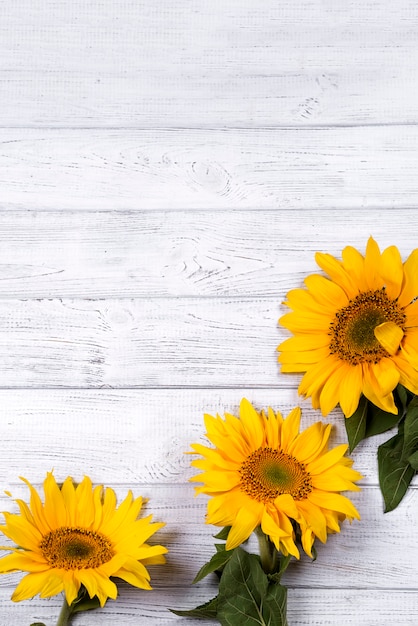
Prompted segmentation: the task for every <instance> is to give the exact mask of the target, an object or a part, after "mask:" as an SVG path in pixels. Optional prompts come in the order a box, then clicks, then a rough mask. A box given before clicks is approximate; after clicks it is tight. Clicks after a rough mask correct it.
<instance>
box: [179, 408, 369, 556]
mask: <svg viewBox="0 0 418 626" xmlns="http://www.w3.org/2000/svg"><path fill="white" fill-rule="evenodd" d="M239 414H240V416H239V418H238V417H235V416H234V415H230V414H225V419H222V418H221V417H220V416H219V415H217V416H216V417H213V416H211V415H205V426H206V429H207V433H206V437H207V438H208V439H209V441H211V442H212V444H213V445H214V446H215V448H209V447H206V446H204V445H201V444H199V443H195V444H193V445H192V448H193V450H194V452H195V453H197V454H199V455H201V456H202V457H203V458H202V459H196V460H193V461H192V465H193V466H194V467H197V468H199V469H200V470H202V471H203V473H202V474H199V475H197V476H194V477H193V478H192V479H191V480H192V481H195V482H201V483H203V486H201V487H196V493H197V494H198V493H205V494H207V495H209V496H211V499H210V500H209V502H208V506H207V516H206V521H207V523H208V524H214V525H215V526H230V527H231V528H230V530H229V534H228V539H227V542H226V549H227V550H231V549H233V548H235V547H237V546H239V545H240V544H241V543H242V542H243V541H245V540H246V539H248V537H249V536H250V535H251V533H252V532H253V531H254V530H259V529H260V527H261V531H262V532H263V533H264V534H265V535H267V536H268V537H269V538H270V539H271V541H272V542H273V543H274V545H275V547H276V548H277V550H279V551H281V552H282V553H283V554H284V555H285V556H287V555H289V554H291V555H293V556H295V557H297V558H299V550H298V548H297V546H296V543H295V536H296V535H295V525H296V529H298V530H300V534H301V540H302V546H303V549H304V550H305V552H306V553H307V554H308V555H309V556H312V545H313V542H314V540H315V537H318V539H319V540H320V541H322V542H325V541H326V539H327V534H328V533H329V532H339V530H340V527H339V523H340V522H341V521H343V520H344V519H345V518H347V519H349V520H350V521H351V520H352V519H354V518H356V519H360V516H359V513H358V511H357V510H356V508H355V507H354V505H353V504H352V503H351V502H350V500H349V499H348V498H346V497H345V496H343V495H341V494H340V493H339V492H340V491H342V490H344V491H346V490H351V491H357V490H359V487H357V485H355V484H354V482H353V481H356V480H359V479H360V478H361V475H360V474H359V473H358V472H356V471H355V470H353V469H352V468H351V466H352V461H351V460H350V459H348V458H347V457H345V456H344V454H345V452H346V450H347V445H345V444H343V445H340V446H337V447H336V448H334V449H332V450H328V439H329V435H330V431H331V426H330V425H325V424H323V423H322V422H317V423H316V424H313V425H312V426H310V427H309V428H307V429H306V430H304V431H303V432H302V433H299V425H300V417H301V411H300V408H298V407H297V408H295V409H293V410H292V411H291V412H290V413H289V415H288V416H287V418H286V419H283V417H282V415H281V414H280V413H279V412H278V413H275V412H274V411H273V409H271V408H269V409H268V412H267V415H266V414H265V413H264V412H263V411H261V412H258V411H256V410H255V409H254V407H253V406H252V405H251V404H250V402H249V401H248V400H246V399H243V400H242V401H241V404H240V412H239Z"/></svg>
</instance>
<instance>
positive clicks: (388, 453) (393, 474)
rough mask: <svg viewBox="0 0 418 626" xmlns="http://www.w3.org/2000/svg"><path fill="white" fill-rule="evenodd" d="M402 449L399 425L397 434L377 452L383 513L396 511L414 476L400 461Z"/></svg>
mask: <svg viewBox="0 0 418 626" xmlns="http://www.w3.org/2000/svg"><path fill="white" fill-rule="evenodd" d="M403 447H404V434H403V424H401V425H400V427H399V431H398V434H397V435H395V436H394V437H392V438H391V439H389V440H388V441H386V442H385V443H383V444H382V445H380V446H379V448H378V450H377V461H378V465H379V483H380V490H381V492H382V495H383V499H384V501H385V513H388V512H389V511H393V509H396V507H397V506H398V504H399V503H400V501H401V500H402V498H403V497H404V495H405V493H406V490H407V489H408V486H409V483H410V482H411V480H412V478H413V476H414V474H415V471H414V468H413V467H411V465H410V464H409V462H408V460H403V459H402V451H403Z"/></svg>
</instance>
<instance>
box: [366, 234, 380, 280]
mask: <svg viewBox="0 0 418 626" xmlns="http://www.w3.org/2000/svg"><path fill="white" fill-rule="evenodd" d="M380 258H381V255H380V250H379V246H378V245H377V243H376V242H375V240H374V239H373V237H369V240H368V242H367V246H366V254H365V257H364V273H365V278H366V283H367V289H370V290H374V289H380V288H381V287H382V286H383V285H382V279H381V277H380V274H379V271H378V270H379V268H380Z"/></svg>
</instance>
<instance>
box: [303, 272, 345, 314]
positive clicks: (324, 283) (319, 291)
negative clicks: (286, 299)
mask: <svg viewBox="0 0 418 626" xmlns="http://www.w3.org/2000/svg"><path fill="white" fill-rule="evenodd" d="M305 285H306V286H307V287H308V289H309V292H310V293H311V294H312V297H313V298H315V300H316V301H317V302H318V303H319V304H320V305H321V306H323V307H324V308H326V310H328V312H329V314H330V315H333V314H334V313H335V310H336V309H342V308H343V307H344V306H346V304H348V298H347V296H346V294H345V292H344V290H343V289H342V288H341V287H340V286H339V285H337V284H336V283H333V282H332V281H331V280H329V279H328V278H325V276H321V275H320V274H311V275H310V276H307V277H306V278H305Z"/></svg>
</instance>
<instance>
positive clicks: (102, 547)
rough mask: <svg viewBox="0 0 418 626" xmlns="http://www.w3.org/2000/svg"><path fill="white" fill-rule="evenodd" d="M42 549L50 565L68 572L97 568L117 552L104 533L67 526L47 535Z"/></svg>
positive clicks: (42, 543)
mask: <svg viewBox="0 0 418 626" xmlns="http://www.w3.org/2000/svg"><path fill="white" fill-rule="evenodd" d="M39 547H40V549H41V551H42V554H43V556H44V557H45V559H46V560H47V561H48V563H49V565H51V566H52V567H56V568H59V569H64V570H67V571H68V570H73V569H88V568H97V567H99V566H100V565H103V563H107V561H110V559H111V558H112V557H113V555H114V552H113V549H112V544H111V543H110V541H109V540H108V539H107V538H106V537H105V536H104V535H102V534H100V533H98V532H95V531H94V530H87V529H85V528H78V527H68V526H63V527H61V528H57V529H56V530H52V531H51V532H50V533H48V534H47V535H44V537H43V538H42V541H41V543H40V546H39Z"/></svg>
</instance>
